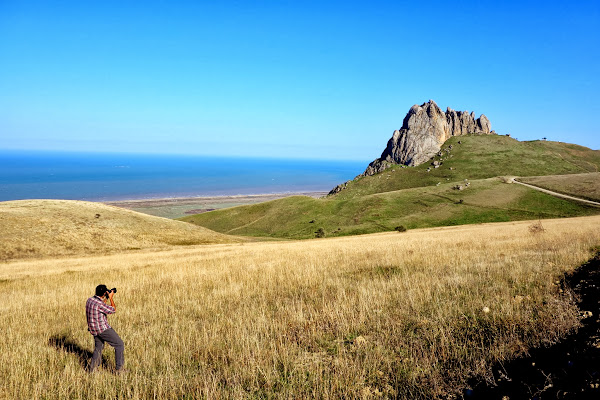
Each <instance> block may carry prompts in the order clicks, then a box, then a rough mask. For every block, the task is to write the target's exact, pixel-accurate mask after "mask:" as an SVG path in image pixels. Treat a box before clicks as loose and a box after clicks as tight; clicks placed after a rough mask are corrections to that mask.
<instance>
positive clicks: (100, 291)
mask: <svg viewBox="0 0 600 400" xmlns="http://www.w3.org/2000/svg"><path fill="white" fill-rule="evenodd" d="M106 292H108V288H107V287H106V285H98V286H96V296H100V297H102V296H104V295H105V294H106Z"/></svg>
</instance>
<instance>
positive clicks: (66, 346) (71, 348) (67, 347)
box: [48, 333, 110, 372]
mask: <svg viewBox="0 0 600 400" xmlns="http://www.w3.org/2000/svg"><path fill="white" fill-rule="evenodd" d="M48 345H50V346H51V347H54V348H56V349H57V350H58V351H65V352H67V353H72V354H75V355H76V356H77V358H78V359H79V364H80V365H81V367H82V368H83V369H84V370H86V371H88V372H89V368H90V362H91V360H92V355H93V354H94V353H93V352H92V351H89V350H87V349H84V348H83V347H81V346H80V345H79V343H77V342H76V341H75V340H73V339H72V338H70V337H69V336H68V335H66V334H64V333H62V334H57V335H52V336H50V339H49V340H48ZM101 366H102V368H104V369H110V367H109V364H108V360H107V359H106V358H105V357H104V356H102V362H101Z"/></svg>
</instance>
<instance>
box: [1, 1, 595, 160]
mask: <svg viewBox="0 0 600 400" xmlns="http://www.w3.org/2000/svg"><path fill="white" fill-rule="evenodd" d="M599 73H600V2H598V1H597V0H595V1H587V0H585V1H578V2H563V1H561V2H559V1H536V2H530V1H518V2H510V1H493V2H485V1H473V2H470V1H447V0H444V1H439V2H438V1H424V2H419V1H410V2H403V1H377V0H372V1H356V2H353V1H339V2H338V1H326V0H320V1H297V0H296V1H260V0H258V1H135V2H133V1H101V2H88V1H27V0H0V149H60V150H82V151H89V150H92V151H126V152H129V151H134V152H157V153H194V154H211V155H225V156H237V155H247V156H275V155H278V156H286V157H297V158H327V159H357V160H365V161H370V160H372V159H374V158H376V157H378V156H379V155H380V153H381V151H382V150H383V149H384V147H385V145H386V142H387V140H388V139H389V138H390V136H391V134H392V132H393V130H394V129H398V128H399V127H400V126H401V124H402V119H403V117H404V115H405V114H406V112H407V111H408V109H409V108H410V107H411V106H412V105H413V104H416V103H418V104H421V103H423V102H425V101H427V100H429V99H433V100H435V101H436V102H437V103H438V105H440V107H442V109H445V108H446V107H447V106H450V107H452V108H454V109H456V110H469V111H475V113H476V114H477V115H479V114H481V113H484V114H486V115H487V116H488V117H489V119H490V120H491V122H492V128H493V129H495V130H496V131H497V132H498V133H501V134H504V133H510V134H511V135H512V136H513V137H517V138H518V139H519V140H531V139H539V138H541V137H547V138H548V139H549V140H558V141H564V142H571V143H577V144H581V145H584V146H587V147H591V148H593V149H599V148H600V128H599V127H598V126H599V125H598V119H599V118H600V106H599V103H598V96H599V95H600V80H599V79H598V76H599Z"/></svg>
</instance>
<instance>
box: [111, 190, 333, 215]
mask: <svg viewBox="0 0 600 400" xmlns="http://www.w3.org/2000/svg"><path fill="white" fill-rule="evenodd" d="M326 194H327V192H298V193H270V194H252V195H235V196H211V197H179V198H166V199H140V200H121V201H108V202H104V204H108V205H112V206H116V207H121V208H127V209H129V210H134V211H138V212H142V213H145V214H150V215H155V216H158V217H164V218H180V217H184V216H186V215H192V214H199V213H203V212H208V211H213V210H217V209H221V208H228V207H235V206H242V205H248V204H255V203H262V202H265V201H270V200H276V199H281V198H284V197H289V196H309V197H314V198H318V197H323V196H325V195H326Z"/></svg>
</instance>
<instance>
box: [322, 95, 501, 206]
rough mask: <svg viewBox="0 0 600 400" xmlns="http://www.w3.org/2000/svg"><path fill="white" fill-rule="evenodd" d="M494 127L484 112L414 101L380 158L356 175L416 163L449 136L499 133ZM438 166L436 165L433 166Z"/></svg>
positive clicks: (438, 150) (338, 187) (438, 147)
mask: <svg viewBox="0 0 600 400" xmlns="http://www.w3.org/2000/svg"><path fill="white" fill-rule="evenodd" d="M491 128H492V125H491V123H490V120H489V119H488V118H487V117H486V116H485V115H483V114H481V116H480V117H479V118H475V113H474V112H471V113H469V112H468V111H454V110H453V109H451V108H450V107H448V108H447V109H446V112H443V111H442V110H441V109H440V108H439V107H438V105H437V104H436V103H435V101H433V100H429V101H428V102H427V103H424V104H421V105H420V106H419V105H417V104H415V105H414V106H412V107H411V108H410V110H409V111H408V114H406V117H404V121H402V128H400V129H399V130H395V131H394V133H393V135H392V137H391V139H390V140H389V141H388V143H387V147H386V148H385V150H384V151H383V153H381V157H379V158H378V159H376V160H374V161H373V162H371V163H370V164H369V166H368V167H367V169H366V170H365V172H363V173H362V174H361V175H359V176H357V178H359V177H361V176H370V175H375V174H377V173H379V172H382V171H384V170H386V169H388V168H389V167H391V166H392V165H395V164H400V165H406V166H417V165H419V164H422V163H424V162H427V161H429V160H430V159H431V157H433V156H434V155H436V154H437V153H439V152H440V151H441V148H442V145H443V144H444V142H445V141H446V140H448V139H449V138H450V137H452V136H462V135H471V134H476V135H490V134H496V132H495V131H492V130H491ZM458 143H459V144H460V142H458ZM439 166H440V165H439V164H438V165H434V168H439ZM355 179H356V178H355ZM346 187H347V182H346V183H343V184H341V185H338V186H336V187H335V188H334V189H333V190H331V192H329V195H333V194H336V193H339V192H340V191H342V190H344V189H345V188H346Z"/></svg>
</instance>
